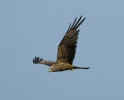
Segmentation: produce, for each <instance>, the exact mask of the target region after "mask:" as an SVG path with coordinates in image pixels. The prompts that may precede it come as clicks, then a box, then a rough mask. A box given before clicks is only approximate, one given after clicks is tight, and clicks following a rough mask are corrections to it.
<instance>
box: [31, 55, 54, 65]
mask: <svg viewBox="0 0 124 100" xmlns="http://www.w3.org/2000/svg"><path fill="white" fill-rule="evenodd" d="M33 63H34V64H44V65H47V66H51V65H52V64H54V63H55V62H54V61H46V60H43V58H39V57H35V59H33Z"/></svg>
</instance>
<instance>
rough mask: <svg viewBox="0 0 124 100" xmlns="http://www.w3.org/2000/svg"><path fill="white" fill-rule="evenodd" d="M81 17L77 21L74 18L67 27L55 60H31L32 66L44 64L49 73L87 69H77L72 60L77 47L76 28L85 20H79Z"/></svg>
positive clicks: (37, 58) (36, 58) (77, 32)
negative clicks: (47, 67)
mask: <svg viewBox="0 0 124 100" xmlns="http://www.w3.org/2000/svg"><path fill="white" fill-rule="evenodd" d="M81 18H82V16H81V17H80V18H79V19H78V20H77V18H75V20H74V22H73V24H72V25H71V24H70V25H69V28H68V30H67V32H66V34H65V36H64V37H63V39H62V40H61V42H60V44H59V46H58V54H57V60H56V62H54V61H46V60H43V59H42V58H41V59H40V58H39V57H35V59H33V63H34V64H45V65H48V66H49V67H50V68H49V72H57V71H65V70H73V69H89V67H77V66H73V65H72V64H73V60H74V57H75V53H76V47H77V39H78V34H79V30H77V28H78V27H79V26H80V25H81V24H82V23H83V21H84V20H85V18H84V19H83V20H81ZM76 20H77V21H76Z"/></svg>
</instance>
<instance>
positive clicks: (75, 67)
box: [73, 66, 90, 69]
mask: <svg viewBox="0 0 124 100" xmlns="http://www.w3.org/2000/svg"><path fill="white" fill-rule="evenodd" d="M73 68H74V69H89V68H90V67H77V66H73Z"/></svg>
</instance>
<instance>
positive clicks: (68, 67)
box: [49, 63, 73, 72]
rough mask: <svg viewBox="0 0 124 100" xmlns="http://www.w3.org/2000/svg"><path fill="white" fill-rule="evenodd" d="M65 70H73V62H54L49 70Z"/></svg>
mask: <svg viewBox="0 0 124 100" xmlns="http://www.w3.org/2000/svg"><path fill="white" fill-rule="evenodd" d="M56 70H57V71H65V70H73V66H72V65H71V64H66V63H54V64H53V65H52V66H50V69H49V72H51V71H52V72H54V71H56Z"/></svg>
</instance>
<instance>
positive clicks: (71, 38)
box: [57, 16, 85, 64]
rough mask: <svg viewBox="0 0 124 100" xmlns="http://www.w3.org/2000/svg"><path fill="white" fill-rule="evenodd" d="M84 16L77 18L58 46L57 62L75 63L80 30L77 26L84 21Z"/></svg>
mask: <svg viewBox="0 0 124 100" xmlns="http://www.w3.org/2000/svg"><path fill="white" fill-rule="evenodd" d="M81 18H82V16H81V17H80V18H79V19H78V20H77V17H76V18H75V20H74V22H73V24H72V25H71V23H70V25H69V28H68V30H67V32H66V34H65V36H64V37H63V39H62V40H61V42H60V44H59V46H58V55H57V63H69V64H72V63H73V59H74V57H75V53H76V46H77V39H78V33H79V30H77V28H78V27H79V26H80V25H81V24H82V23H83V21H84V20H85V18H84V19H83V20H81ZM76 20H77V21H76Z"/></svg>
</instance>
